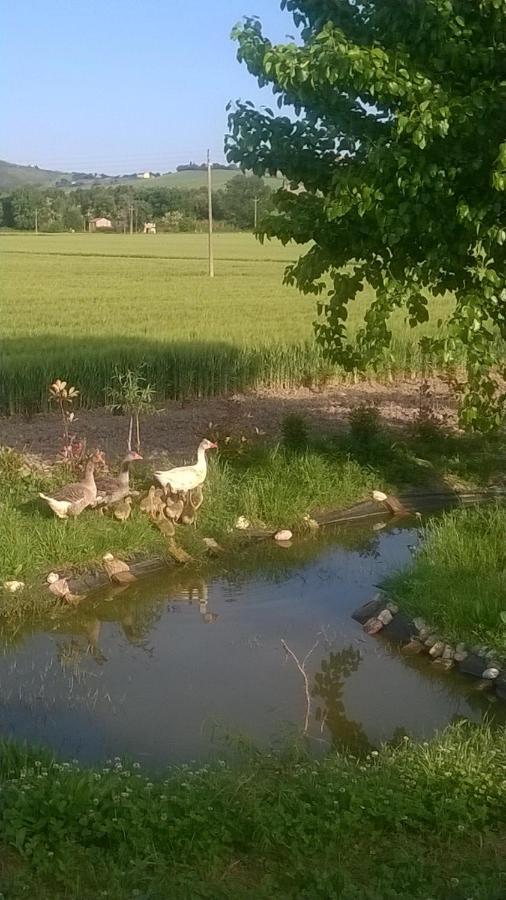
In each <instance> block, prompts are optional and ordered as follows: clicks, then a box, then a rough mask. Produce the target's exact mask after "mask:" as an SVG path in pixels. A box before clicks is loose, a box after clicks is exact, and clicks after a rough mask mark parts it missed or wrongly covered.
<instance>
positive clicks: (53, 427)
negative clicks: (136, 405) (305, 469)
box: [0, 379, 456, 462]
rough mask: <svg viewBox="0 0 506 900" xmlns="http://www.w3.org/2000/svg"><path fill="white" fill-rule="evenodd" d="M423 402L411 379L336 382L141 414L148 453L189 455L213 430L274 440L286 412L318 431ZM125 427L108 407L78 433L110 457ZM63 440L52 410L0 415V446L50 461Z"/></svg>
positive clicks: (450, 406)
mask: <svg viewBox="0 0 506 900" xmlns="http://www.w3.org/2000/svg"><path fill="white" fill-rule="evenodd" d="M430 389H431V404H432V410H433V412H434V414H435V415H437V416H438V417H439V418H441V419H444V421H446V422H447V424H449V425H456V403H455V398H454V397H452V396H451V394H450V392H449V389H448V386H447V385H446V384H445V383H443V382H442V381H439V380H438V379H434V380H432V381H431V383H430ZM420 402H421V401H420V384H419V382H418V381H407V380H405V381H395V382H394V383H392V384H378V383H369V382H360V383H359V384H356V385H344V384H342V383H340V384H330V385H327V386H326V387H324V388H323V389H322V390H319V391H314V390H311V389H309V388H298V389H297V390H287V391H272V390H269V391H267V390H259V391H255V392H252V393H248V394H235V395H233V396H230V397H220V398H213V399H204V400H190V401H186V402H184V403H183V404H181V403H176V402H172V401H168V402H167V403H166V404H165V406H164V408H163V409H162V410H159V411H158V412H157V413H156V414H154V415H152V416H147V417H145V418H144V420H143V423H142V445H143V453H144V456H145V458H157V457H160V456H168V457H169V458H170V459H174V460H179V459H187V458H191V457H193V456H194V453H195V447H196V445H197V444H198V443H199V441H200V440H201V438H202V437H203V436H205V435H208V434H209V433H210V432H213V431H217V432H218V434H219V435H220V436H225V435H227V434H230V435H234V436H241V435H243V434H244V435H245V436H249V435H251V434H253V433H255V431H256V429H258V431H259V432H261V433H263V434H265V435H267V436H268V437H270V438H273V439H275V438H276V437H277V436H278V435H279V432H280V426H281V422H282V420H283V418H284V417H285V416H286V415H288V414H290V413H296V414H299V415H302V416H304V417H305V418H306V420H307V422H308V424H309V426H310V427H313V428H314V429H315V430H318V431H327V430H330V429H333V430H335V429H336V428H339V427H343V428H344V427H346V425H347V417H348V414H349V412H350V410H351V409H354V408H356V407H357V406H358V405H360V404H367V405H370V406H375V407H376V408H377V409H378V410H379V412H380V414H381V416H382V418H383V419H384V420H385V421H386V422H388V423H389V424H391V425H394V426H398V427H402V426H403V425H406V424H408V423H409V422H410V421H412V420H413V418H414V417H415V416H416V415H417V414H418V412H419V409H420ZM127 430H128V419H127V418H126V417H125V416H115V415H112V413H110V412H108V411H107V410H105V409H94V410H85V409H82V410H80V411H79V412H78V414H77V416H76V422H75V431H76V433H77V435H78V437H79V438H86V441H87V446H88V448H90V449H95V448H96V447H98V448H100V449H101V450H104V451H105V452H106V454H107V456H110V457H112V458H114V457H117V456H121V455H122V454H123V453H124V451H125V447H126V438H127ZM61 443H62V442H61V423H60V421H59V418H58V415H57V414H56V413H54V412H52V413H40V414H37V415H34V416H32V417H30V418H28V417H26V416H19V415H17V416H12V417H10V418H0V445H4V446H8V447H13V448H15V449H17V450H21V451H25V452H27V453H30V454H34V455H36V456H38V457H40V458H42V459H43V460H45V461H48V462H49V461H52V460H54V459H55V458H56V457H57V455H58V452H59V449H60V446H61Z"/></svg>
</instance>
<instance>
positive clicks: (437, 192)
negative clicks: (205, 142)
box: [227, 0, 506, 427]
mask: <svg viewBox="0 0 506 900" xmlns="http://www.w3.org/2000/svg"><path fill="white" fill-rule="evenodd" d="M281 5H282V7H283V8H285V9H286V10H288V11H289V12H291V13H292V15H293V20H294V24H295V26H296V28H298V29H299V32H300V35H299V38H300V39H299V40H298V41H297V42H295V41H294V42H290V43H286V44H282V45H277V46H275V45H273V44H272V43H271V42H270V41H269V40H267V38H265V37H264V35H263V33H262V28H261V25H260V23H259V21H258V20H257V19H246V20H245V22H244V24H242V25H239V26H237V27H236V29H235V30H234V36H235V38H236V40H237V41H238V45H239V49H238V58H239V60H240V61H242V62H244V63H245V64H246V66H247V68H248V70H249V71H250V73H251V74H252V75H254V76H255V77H256V78H257V80H258V82H259V84H260V85H270V86H271V87H272V88H273V90H274V93H275V94H277V99H278V105H279V107H280V108H281V107H282V106H283V105H286V106H288V107H292V108H293V113H294V114H293V115H292V116H291V117H289V116H286V115H283V116H282V115H275V114H274V112H273V111H272V110H270V109H262V110H258V109H255V108H254V107H253V105H252V104H251V103H248V102H238V103H237V104H236V106H235V108H234V110H233V111H232V113H231V115H230V120H229V122H230V135H229V136H228V139H227V155H228V159H229V160H230V161H234V162H237V163H240V164H241V165H242V166H243V167H245V168H248V169H251V170H252V171H254V172H255V173H256V174H257V175H263V174H265V173H267V172H268V173H270V174H272V175H274V174H276V173H277V172H279V171H280V172H281V173H282V174H283V175H284V176H285V177H286V178H287V179H288V181H289V183H290V184H291V186H292V187H295V186H297V187H298V189H299V190H298V192H297V193H293V192H290V191H278V192H277V195H276V210H275V212H274V213H273V214H271V215H270V216H269V217H268V218H267V219H264V222H263V225H262V233H263V235H264V236H268V237H271V236H275V237H278V238H280V239H281V240H282V241H285V242H287V241H289V240H295V241H297V242H298V243H301V244H302V243H306V242H308V241H310V242H312V245H311V247H310V249H309V250H308V251H307V252H306V253H305V254H304V255H303V256H302V257H301V258H300V259H299V260H298V262H297V263H295V264H294V265H292V266H290V267H289V268H288V270H287V272H286V275H285V278H286V281H287V282H289V283H293V284H295V285H297V286H298V287H299V288H300V289H301V290H302V291H304V292H306V293H313V294H319V295H320V302H319V304H318V308H319V312H320V315H321V318H320V321H319V323H318V324H317V335H318V339H319V340H320V342H321V343H322V344H323V346H324V348H325V350H326V353H327V354H328V355H329V357H330V358H331V359H332V360H334V361H338V362H339V363H341V364H343V365H345V366H346V368H347V369H359V370H361V369H363V368H364V367H365V366H366V365H368V364H369V365H371V364H372V365H375V364H377V363H378V361H379V360H380V358H381V357H382V356H383V355H384V354H385V353H387V352H388V347H389V343H390V340H391V331H390V328H389V319H390V316H391V314H392V313H393V312H394V310H395V309H397V308H401V309H403V310H404V311H405V312H406V314H407V317H408V320H409V322H410V324H411V325H416V324H419V323H427V322H428V321H429V317H430V315H431V312H430V303H428V297H430V296H431V295H435V296H437V295H443V294H444V293H445V292H447V291H451V292H452V293H453V294H454V296H455V307H454V309H453V312H451V314H450V321H449V324H448V327H447V330H446V332H445V333H443V332H442V330H441V329H439V337H438V339H436V340H429V339H428V338H427V337H426V338H425V340H424V344H423V346H424V349H425V350H426V351H427V352H432V351H434V352H437V353H438V354H440V358H442V359H444V361H445V362H446V363H448V364H456V363H458V362H459V361H460V360H461V359H462V358H464V360H465V364H466V369H467V380H466V384H465V386H464V388H463V395H462V398H461V399H462V403H461V418H462V421H463V422H464V423H465V424H467V425H469V426H471V427H486V426H487V425H492V424H497V423H498V422H499V420H500V417H501V414H504V410H505V395H504V393H501V389H500V380H499V379H498V377H497V365H498V362H500V360H498V356H497V338H498V336H501V338H506V216H505V209H506V204H505V190H506V132H505V127H504V110H505V104H506V43H505V35H506V0H403V2H402V3H400V2H399V0H360V2H355V0H282V4H281ZM366 281H367V282H368V283H369V284H370V285H372V287H373V288H374V290H375V300H374V302H373V303H372V304H371V307H370V309H369V310H368V312H367V315H366V317H365V322H364V325H363V327H362V328H361V329H360V330H359V332H358V334H357V335H356V338H355V339H354V340H352V339H351V338H350V336H349V335H348V333H347V329H346V317H347V310H348V306H349V304H350V302H352V301H353V300H354V299H355V297H356V296H357V294H358V293H359V292H360V290H361V289H362V287H363V285H364V283H365V282H366ZM329 286H330V290H329Z"/></svg>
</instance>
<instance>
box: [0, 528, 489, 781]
mask: <svg viewBox="0 0 506 900" xmlns="http://www.w3.org/2000/svg"><path fill="white" fill-rule="evenodd" d="M377 528H378V525H376V529H377ZM417 540H418V533H417V531H416V529H415V527H414V526H411V527H409V526H408V527H403V528H402V529H400V528H399V527H394V528H390V529H389V528H388V526H387V527H386V528H384V529H383V530H381V531H380V530H374V529H373V528H372V526H370V525H368V526H365V527H361V528H353V529H350V528H348V529H346V530H345V529H341V530H334V531H332V530H330V529H325V532H324V534H322V535H320V536H319V537H318V538H317V539H307V540H301V541H300V542H295V543H294V544H293V546H292V547H291V548H289V549H286V548H281V547H277V546H275V545H274V542H264V543H261V544H259V545H258V546H257V547H256V548H254V549H253V550H252V551H251V552H249V553H248V554H247V556H245V557H244V558H243V559H242V560H241V562H240V570H239V571H235V570H234V569H230V571H228V572H226V573H223V570H221V572H219V570H218V569H216V570H215V571H214V572H213V571H212V569H211V570H210V571H209V572H208V573H206V575H205V577H204V576H201V575H198V576H196V575H195V574H192V573H190V572H187V571H183V570H179V571H177V572H172V571H171V572H167V573H166V574H164V575H163V577H161V576H158V577H157V578H154V579H150V580H145V581H142V582H138V583H137V584H135V585H133V586H132V587H130V588H128V589H127V590H125V589H118V588H111V589H109V590H108V591H107V592H105V593H102V594H101V595H97V597H96V599H95V600H93V601H89V602H87V603H85V604H83V605H82V607H81V608H80V609H79V610H77V611H74V610H72V611H69V613H68V614H66V615H65V616H64V618H63V619H62V618H61V617H60V618H58V619H55V620H53V621H52V622H49V623H48V622H46V623H45V626H41V627H40V629H35V628H32V629H31V631H30V632H25V633H21V632H20V633H18V634H16V635H15V636H14V638H13V637H12V636H10V637H9V639H7V636H4V637H5V639H4V643H3V647H2V653H1V655H0V733H1V734H2V735H3V736H5V737H7V736H9V737H14V738H16V739H21V740H23V739H26V740H29V741H31V742H35V743H38V744H42V745H45V746H49V747H51V748H52V749H54V750H55V751H57V752H58V753H59V754H60V755H63V756H65V757H68V758H74V757H75V758H77V759H80V760H83V761H98V760H101V759H105V758H110V757H113V756H128V757H130V758H131V759H133V760H138V761H140V762H142V763H144V764H145V765H151V766H155V767H157V766H159V765H161V764H165V763H167V762H170V763H176V762H183V761H190V760H203V759H209V758H210V757H213V756H214V757H216V756H217V757H221V756H223V754H224V752H226V745H227V740H228V738H227V736H228V737H229V738H230V737H231V738H232V743H233V740H234V739H235V738H236V737H237V736H238V735H239V734H244V735H246V736H248V738H251V739H253V740H254V741H256V742H258V743H259V744H261V745H267V744H269V743H272V742H276V741H279V740H286V739H287V737H288V736H289V735H293V734H295V733H297V732H299V733H300V730H301V729H302V728H303V725H304V720H305V715H306V693H305V686H304V680H303V677H302V674H301V672H300V671H299V670H298V668H297V665H296V662H295V660H294V659H293V658H292V657H291V656H290V655H289V654H288V653H287V652H286V650H285V649H284V648H283V645H282V641H284V642H285V643H286V645H287V646H288V647H289V648H290V649H291V650H292V651H293V653H294V654H295V655H296V656H297V658H298V659H299V660H300V661H301V662H302V660H303V658H304V656H305V655H306V654H307V653H308V651H309V650H311V648H314V649H313V650H312V653H311V655H310V656H309V658H308V660H307V663H306V666H305V669H306V672H307V676H308V682H309V688H310V694H311V705H310V716H309V723H308V734H309V741H310V743H311V746H312V747H313V748H314V749H315V751H316V752H319V751H320V750H322V749H323V750H325V749H326V748H328V747H329V746H348V747H352V748H354V749H359V750H360V749H365V748H367V747H370V746H376V745H378V744H379V743H380V742H381V741H385V740H392V739H397V738H398V737H399V736H400V735H402V734H408V735H410V736H413V737H415V738H418V739H424V738H428V737H430V735H431V734H432V733H433V732H434V731H435V730H436V729H438V728H441V727H443V726H444V725H445V724H446V723H448V722H451V721H454V720H456V719H458V718H460V717H465V718H468V719H471V720H473V721H480V720H481V719H482V718H483V716H485V715H487V716H492V718H504V716H505V712H504V707H503V706H502V705H501V704H495V705H493V704H492V703H491V701H490V699H489V698H487V697H486V696H485V695H483V694H481V693H478V692H477V691H476V689H475V686H474V683H473V682H472V681H467V680H466V679H465V678H464V677H463V676H460V675H458V674H455V673H442V672H440V671H436V670H435V669H434V668H431V666H430V665H429V663H428V661H427V659H426V658H425V659H420V658H414V659H413V658H408V657H405V656H403V655H402V654H400V653H399V651H398V649H397V648H396V647H395V646H394V645H392V644H391V643H389V642H388V641H386V640H384V639H382V638H381V636H380V637H368V636H366V635H364V633H363V632H362V629H361V627H360V626H359V625H358V624H357V623H356V622H354V621H353V620H352V619H351V613H352V612H353V610H354V609H355V608H356V607H357V606H359V605H360V604H361V603H364V602H365V601H366V600H368V599H370V598H371V596H372V595H373V594H374V593H375V590H376V589H375V585H377V584H378V582H380V581H381V579H382V578H383V577H384V576H385V575H386V574H387V573H388V572H390V571H392V570H393V569H394V568H398V567H399V566H401V565H404V564H406V563H408V562H409V559H410V548H411V547H412V546H413V545H414V544H416V542H417ZM237 568H238V569H239V563H238V565H237ZM0 637H1V635H0ZM315 645H316V646H315ZM224 748H225V749H224Z"/></svg>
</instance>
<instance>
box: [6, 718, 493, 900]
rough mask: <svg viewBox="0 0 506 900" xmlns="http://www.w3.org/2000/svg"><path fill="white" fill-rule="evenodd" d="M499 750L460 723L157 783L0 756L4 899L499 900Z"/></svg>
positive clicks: (185, 770)
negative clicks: (372, 744)
mask: <svg viewBox="0 0 506 900" xmlns="http://www.w3.org/2000/svg"><path fill="white" fill-rule="evenodd" d="M505 738H506V735H505V734H504V733H502V732H500V733H497V734H495V735H494V734H493V733H492V732H491V731H490V730H489V729H488V728H487V727H482V728H476V729H472V728H470V727H465V726H462V725H461V726H455V727H453V728H451V729H449V730H448V731H446V732H445V733H444V734H443V735H441V736H440V737H439V738H436V739H435V740H434V741H432V742H431V743H429V744H424V745H416V744H412V743H411V742H409V741H408V740H404V741H402V742H401V745H400V746H399V747H397V748H388V747H384V748H382V749H381V750H379V751H374V753H372V754H369V755H368V756H363V757H361V758H354V757H352V756H349V755H347V754H344V753H340V754H333V753H332V754H329V755H328V756H326V757H324V758H323V759H320V760H316V759H311V758H310V757H308V756H306V755H305V754H304V753H302V752H301V750H300V749H299V750H297V751H296V752H285V753H281V754H273V753H262V752H258V751H255V750H252V751H251V752H250V753H248V754H246V755H245V756H243V757H242V759H241V760H240V761H238V763H237V765H236V766H235V767H231V766H230V765H228V764H226V763H224V762H221V763H217V764H215V765H213V766H208V765H204V766H200V767H199V768H196V767H193V768H192V767H189V766H182V767H180V768H178V769H171V770H169V771H168V772H166V773H164V774H162V775H161V776H159V777H154V776H152V775H150V774H149V773H147V772H144V771H143V770H142V769H140V768H139V767H138V766H137V765H136V764H134V765H131V764H130V765H128V764H127V763H125V762H123V761H121V760H120V759H115V760H112V761H109V762H108V763H106V764H105V766H102V767H101V768H99V769H94V770H92V769H86V768H80V767H78V766H77V765H76V764H74V763H68V762H58V761H56V760H55V759H53V758H52V757H51V756H49V755H47V754H44V753H36V752H35V751H30V750H26V749H24V748H17V747H15V746H14V745H12V744H4V745H3V747H2V750H1V752H0V791H1V797H2V803H1V805H0V832H1V836H2V837H1V840H2V843H3V846H4V847H5V848H7V847H10V848H11V850H13V851H14V852H15V859H11V865H10V867H6V874H5V873H4V875H3V882H2V889H3V891H4V893H5V894H6V895H7V896H9V898H13V900H18V898H21V897H26V896H37V897H42V898H43V900H46V898H49V897H50V898H51V900H57V898H63V897H65V898H68V900H83V898H88V897H90V898H91V897H103V896H105V897H110V898H116V900H131V898H133V897H136V896H137V897H139V896H140V897H150V898H156V900H159V898H160V900H161V898H162V897H167V896H170V897H171V898H172V897H173V898H175V900H183V898H190V897H203V898H204V897H206V898H211V897H212V898H236V897H241V898H250V900H258V898H261V900H268V898H271V897H282V898H287V900H290V898H294V900H295V898H297V900H309V898H311V900H328V898H329V897H336V898H337V897H340V898H342V900H355V898H358V897H364V898H365V897H370V898H371V900H372V898H374V900H376V898H378V900H379V898H381V900H386V898H388V900H405V898H406V897H410V898H413V900H426V898H427V897H429V896H430V897H448V898H450V897H451V898H455V900H464V898H466V897H471V896H472V897H473V898H474V900H491V898H492V897H494V898H495V897H497V898H499V897H503V896H504V895H505V888H506V882H505V875H504V866H503V865H502V855H501V852H500V847H501V844H503V842H504V837H505V826H506V809H505V805H504V770H505V766H506V756H505V750H504V748H505V746H506V743H505ZM2 855H4V854H2ZM15 863H17V864H15ZM23 892H24V893H23Z"/></svg>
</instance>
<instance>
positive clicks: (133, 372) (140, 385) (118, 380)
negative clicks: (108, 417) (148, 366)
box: [107, 366, 155, 453]
mask: <svg viewBox="0 0 506 900" xmlns="http://www.w3.org/2000/svg"><path fill="white" fill-rule="evenodd" d="M143 369H144V367H143V366H140V367H139V368H138V369H127V371H126V372H119V371H118V370H116V372H115V374H114V378H113V384H112V385H111V386H110V387H109V388H108V390H107V394H108V406H109V408H110V409H111V410H112V411H113V412H117V411H118V410H120V411H122V412H126V413H128V414H129V415H130V421H129V425H128V440H127V448H128V451H129V452H130V450H131V449H132V438H133V430H134V424H135V449H136V450H137V453H140V452H141V426H140V418H141V415H143V414H144V415H145V414H146V413H151V412H154V409H155V405H154V397H155V389H154V387H153V386H152V385H151V384H149V383H148V381H147V380H146V378H145V377H144V375H143V374H142V372H143Z"/></svg>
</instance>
